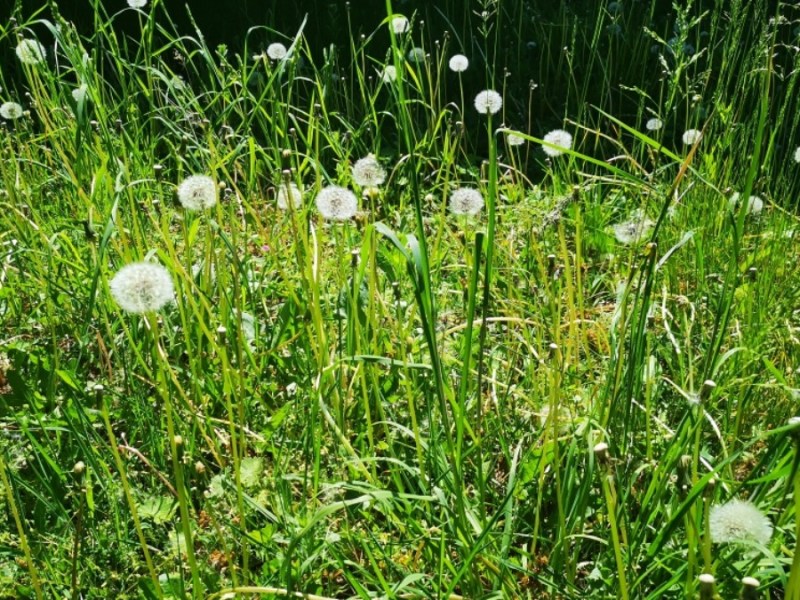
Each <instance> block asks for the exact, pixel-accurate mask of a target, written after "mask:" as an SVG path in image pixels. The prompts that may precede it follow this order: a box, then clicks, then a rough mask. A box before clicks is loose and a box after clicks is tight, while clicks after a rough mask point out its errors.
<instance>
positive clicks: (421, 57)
mask: <svg viewBox="0 0 800 600" xmlns="http://www.w3.org/2000/svg"><path fill="white" fill-rule="evenodd" d="M408 60H409V62H413V63H417V64H419V63H424V62H425V50H423V49H422V48H412V49H411V50H409V51H408Z"/></svg>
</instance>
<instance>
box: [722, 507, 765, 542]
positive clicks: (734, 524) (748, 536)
mask: <svg viewBox="0 0 800 600" xmlns="http://www.w3.org/2000/svg"><path fill="white" fill-rule="evenodd" d="M708 525H709V529H710V531H711V541H713V542H714V543H715V544H727V543H736V542H746V541H751V542H757V543H759V544H761V545H766V544H767V543H769V540H770V538H771V537H772V523H770V521H769V519H768V518H767V517H766V516H765V515H764V514H763V513H762V512H761V511H760V510H758V508H756V506H755V505H754V504H753V503H752V502H748V501H746V500H738V499H733V500H730V501H729V502H726V503H725V504H722V505H715V506H712V507H711V513H710V515H709V518H708Z"/></svg>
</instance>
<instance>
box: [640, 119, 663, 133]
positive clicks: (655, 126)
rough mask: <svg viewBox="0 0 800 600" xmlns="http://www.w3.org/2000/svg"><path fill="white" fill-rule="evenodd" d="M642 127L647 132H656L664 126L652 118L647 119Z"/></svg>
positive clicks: (659, 120) (658, 120)
mask: <svg viewBox="0 0 800 600" xmlns="http://www.w3.org/2000/svg"><path fill="white" fill-rule="evenodd" d="M644 126H645V128H646V129H647V131H658V130H659V129H661V128H662V127H663V126H664V121H662V120H661V119H657V118H655V117H653V118H652V119H648V120H647V123H645V125H644Z"/></svg>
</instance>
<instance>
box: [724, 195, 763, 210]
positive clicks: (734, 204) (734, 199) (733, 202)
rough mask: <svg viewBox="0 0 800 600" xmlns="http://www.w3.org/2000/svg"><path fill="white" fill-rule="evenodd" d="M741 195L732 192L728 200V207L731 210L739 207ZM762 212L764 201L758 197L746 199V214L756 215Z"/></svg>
mask: <svg viewBox="0 0 800 600" xmlns="http://www.w3.org/2000/svg"><path fill="white" fill-rule="evenodd" d="M740 200H741V194H739V192H734V193H733V195H731V197H730V199H729V200H728V206H729V207H730V209H731V210H736V209H737V208H738V207H739V201H740ZM762 210H764V201H763V200H762V199H761V198H759V197H758V196H750V197H749V198H748V199H747V213H746V214H748V215H757V214H759V213H760V212H761V211H762Z"/></svg>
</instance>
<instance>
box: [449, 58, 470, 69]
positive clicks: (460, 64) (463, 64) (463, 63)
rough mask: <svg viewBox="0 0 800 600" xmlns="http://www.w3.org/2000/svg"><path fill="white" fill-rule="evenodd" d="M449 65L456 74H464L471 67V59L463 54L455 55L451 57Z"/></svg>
mask: <svg viewBox="0 0 800 600" xmlns="http://www.w3.org/2000/svg"><path fill="white" fill-rule="evenodd" d="M448 65H449V66H450V70H451V71H453V72H454V73H463V72H464V71H466V70H467V68H468V67H469V59H468V58H467V57H466V56H464V55H463V54H454V55H453V56H451V57H450V62H449V63H448Z"/></svg>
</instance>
